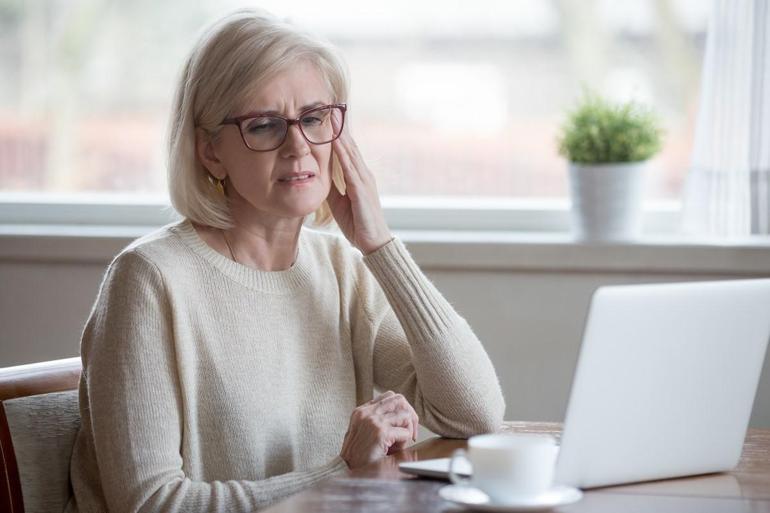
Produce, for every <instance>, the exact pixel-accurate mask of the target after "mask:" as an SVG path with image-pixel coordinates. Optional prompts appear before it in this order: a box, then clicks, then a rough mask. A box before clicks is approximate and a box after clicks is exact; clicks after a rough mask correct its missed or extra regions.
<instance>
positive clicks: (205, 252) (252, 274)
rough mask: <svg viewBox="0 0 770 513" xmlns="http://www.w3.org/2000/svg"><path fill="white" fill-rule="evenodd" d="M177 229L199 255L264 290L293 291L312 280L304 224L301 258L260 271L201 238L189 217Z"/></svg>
mask: <svg viewBox="0 0 770 513" xmlns="http://www.w3.org/2000/svg"><path fill="white" fill-rule="evenodd" d="M174 232H176V234H177V235H178V236H179V238H180V239H181V240H182V242H183V243H184V244H185V245H187V246H188V247H189V248H190V249H192V250H193V251H194V252H195V253H196V254H198V255H199V256H200V257H202V258H203V259H204V260H206V261H207V262H209V263H210V264H211V265H213V266H214V267H216V268H217V269H219V270H220V271H222V272H223V273H224V274H225V275H227V276H229V277H230V278H232V279H233V280H235V281H237V282H238V283H241V284H242V285H244V286H246V287H248V288H251V289H255V290H261V291H264V292H271V293H277V294H280V293H291V292H294V291H298V290H302V289H304V288H306V287H307V286H308V285H309V284H310V283H311V282H312V280H311V272H310V266H309V262H308V256H309V255H308V248H307V240H306V239H307V231H306V229H305V228H304V227H302V231H301V232H300V236H299V243H298V249H297V260H296V261H295V262H294V264H293V265H292V266H291V267H290V268H288V269H285V270H283V271H260V270H258V269H253V268H251V267H248V266H245V265H243V264H239V263H238V262H234V261H232V260H231V259H229V258H227V257H225V256H224V255H222V254H220V253H219V252H218V251H216V250H214V249H213V248H212V247H211V246H209V245H208V244H206V242H205V241H204V240H203V239H201V237H200V235H198V232H197V231H196V230H195V227H193V225H192V223H191V222H190V220H189V219H184V220H182V221H180V222H179V223H178V224H177V225H176V226H174Z"/></svg>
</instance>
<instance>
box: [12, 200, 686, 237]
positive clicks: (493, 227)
mask: <svg viewBox="0 0 770 513" xmlns="http://www.w3.org/2000/svg"><path fill="white" fill-rule="evenodd" d="M381 202H382V207H383V210H384V212H385V217H386V220H387V221H388V225H389V226H390V228H391V229H392V230H394V231H398V230H410V231H442V232H445V231H463V232H525V233H560V234H565V235H568V234H569V232H570V212H569V200H568V199H567V198H562V199H539V200H538V199H515V198H439V197H436V198H425V197H407V196H385V197H382V199H381ZM680 217H681V202H679V201H674V200H658V201H651V202H648V203H646V204H645V209H644V219H645V229H644V234H645V235H644V236H647V235H676V234H677V233H678V232H679V221H680ZM176 219H179V216H178V214H176V212H175V211H174V210H173V209H172V208H171V206H170V204H169V203H168V200H167V199H165V198H164V197H162V196H158V195H153V196H149V195H148V196H142V195H138V194H92V195H86V194H78V195H52V194H36V193H11V192H0V225H3V226H6V227H9V226H15V227H18V228H21V227H24V226H37V227H41V226H46V227H49V228H50V229H51V230H55V229H56V228H57V227H58V228H65V227H66V228H68V229H67V231H68V232H71V231H72V229H73V228H76V227H99V228H102V229H109V228H110V227H113V228H115V229H116V230H119V229H121V228H125V227H138V226H162V225H164V224H168V223H171V222H173V221H175V220H176Z"/></svg>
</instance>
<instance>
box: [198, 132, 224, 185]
mask: <svg viewBox="0 0 770 513" xmlns="http://www.w3.org/2000/svg"><path fill="white" fill-rule="evenodd" d="M195 154H196V155H197V156H198V160H200V162H201V164H203V167H205V168H206V170H207V171H208V172H209V173H211V175H212V176H214V177H215V178H219V179H220V180H222V179H224V178H225V177H226V176H227V170H226V169H225V167H224V165H223V164H222V161H221V160H219V157H218V156H217V153H216V149H215V148H214V142H213V138H212V137H211V134H209V133H208V132H206V131H205V130H204V129H202V128H196V129H195Z"/></svg>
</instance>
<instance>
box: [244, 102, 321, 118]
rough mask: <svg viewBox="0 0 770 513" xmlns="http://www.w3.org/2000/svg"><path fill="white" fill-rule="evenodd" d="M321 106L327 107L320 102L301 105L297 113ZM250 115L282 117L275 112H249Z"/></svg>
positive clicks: (279, 113)
mask: <svg viewBox="0 0 770 513" xmlns="http://www.w3.org/2000/svg"><path fill="white" fill-rule="evenodd" d="M322 105H327V103H326V102H321V101H318V102H313V103H309V104H307V105H303V106H302V107H300V108H299V112H300V113H302V112H305V111H306V110H308V109H313V108H315V107H320V106H322ZM250 114H259V115H265V116H283V114H282V113H281V112H279V111H277V110H255V111H252V112H250Z"/></svg>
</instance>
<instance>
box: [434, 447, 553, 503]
mask: <svg viewBox="0 0 770 513" xmlns="http://www.w3.org/2000/svg"><path fill="white" fill-rule="evenodd" d="M557 451H558V448H557V447H556V441H555V440H554V439H553V438H552V437H550V436H547V435H536V434H508V433H493V434H489V435H479V436H473V437H471V438H470V439H468V450H467V452H466V451H465V450H463V449H457V450H456V451H455V452H454V454H452V459H451V460H450V462H449V479H450V480H451V481H452V483H454V484H465V485H467V484H470V485H471V486H473V487H475V488H478V489H480V490H482V491H483V492H485V493H486V494H487V495H488V496H489V498H490V499H491V500H492V501H493V502H498V503H505V502H515V501H517V500H519V501H520V500H525V499H528V498H532V497H535V496H537V495H540V494H542V493H543V492H546V491H548V489H549V488H550V487H551V486H552V484H553V473H554V466H555V463H556V455H557ZM463 458H464V459H467V460H469V461H470V464H471V465H472V467H473V474H472V476H471V478H470V479H468V478H463V477H461V476H459V475H458V474H457V473H456V472H455V471H454V466H455V464H456V462H457V461H458V460H460V459H463Z"/></svg>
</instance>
